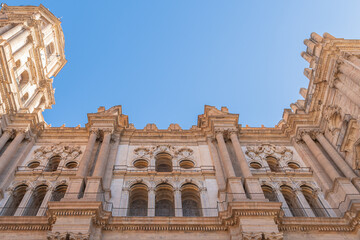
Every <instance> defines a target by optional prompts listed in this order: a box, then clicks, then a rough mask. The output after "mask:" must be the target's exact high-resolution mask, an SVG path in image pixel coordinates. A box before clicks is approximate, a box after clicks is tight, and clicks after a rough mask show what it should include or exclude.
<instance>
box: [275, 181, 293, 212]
mask: <svg viewBox="0 0 360 240" xmlns="http://www.w3.org/2000/svg"><path fill="white" fill-rule="evenodd" d="M275 193H276V197H277V199H278V200H279V202H281V203H282V206H281V208H282V209H283V211H284V214H285V216H286V217H292V216H293V215H292V213H291V211H290V208H289V205H288V204H287V202H286V200H285V198H284V196H283V195H282V192H281V191H280V189H278V188H277V189H275Z"/></svg>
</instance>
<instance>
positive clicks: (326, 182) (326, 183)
mask: <svg viewBox="0 0 360 240" xmlns="http://www.w3.org/2000/svg"><path fill="white" fill-rule="evenodd" d="M300 144H301V145H300ZM300 144H299V143H296V142H294V147H295V149H296V151H298V153H299V154H300V156H301V158H302V159H303V161H304V162H305V163H307V166H310V167H311V170H312V171H314V173H315V176H316V177H317V178H318V179H319V182H320V183H321V184H322V186H323V188H324V189H325V190H329V189H330V188H331V183H330V178H329V177H328V175H326V173H325V172H324V169H323V168H321V167H319V164H318V163H317V162H316V160H315V159H313V157H312V156H311V155H310V154H309V153H308V152H307V150H305V149H304V147H305V145H304V144H303V143H300Z"/></svg>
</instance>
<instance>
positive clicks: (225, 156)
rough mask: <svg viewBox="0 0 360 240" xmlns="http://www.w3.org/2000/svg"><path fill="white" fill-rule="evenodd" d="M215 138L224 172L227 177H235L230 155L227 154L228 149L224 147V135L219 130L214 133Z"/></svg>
mask: <svg viewBox="0 0 360 240" xmlns="http://www.w3.org/2000/svg"><path fill="white" fill-rule="evenodd" d="M216 140H217V142H218V145H219V150H220V155H221V159H222V160H223V163H224V168H225V172H226V175H227V177H228V178H229V177H236V175H235V171H234V168H233V165H232V163H231V159H230V155H229V153H228V150H227V148H226V144H225V141H224V137H223V134H222V133H221V132H218V133H216Z"/></svg>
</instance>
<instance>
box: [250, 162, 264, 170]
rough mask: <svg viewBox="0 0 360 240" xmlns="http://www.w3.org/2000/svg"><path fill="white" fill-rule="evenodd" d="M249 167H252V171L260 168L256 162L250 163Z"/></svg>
mask: <svg viewBox="0 0 360 240" xmlns="http://www.w3.org/2000/svg"><path fill="white" fill-rule="evenodd" d="M250 167H252V168H254V169H260V168H261V167H262V166H261V164H260V163H258V162H252V163H250Z"/></svg>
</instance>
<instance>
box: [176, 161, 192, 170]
mask: <svg viewBox="0 0 360 240" xmlns="http://www.w3.org/2000/svg"><path fill="white" fill-rule="evenodd" d="M179 165H180V167H181V168H184V169H190V168H193V167H194V166H195V164H194V162H193V161H190V160H182V161H180V163H179Z"/></svg>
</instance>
